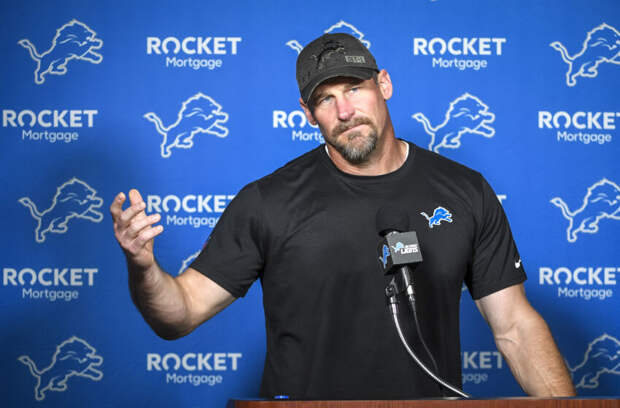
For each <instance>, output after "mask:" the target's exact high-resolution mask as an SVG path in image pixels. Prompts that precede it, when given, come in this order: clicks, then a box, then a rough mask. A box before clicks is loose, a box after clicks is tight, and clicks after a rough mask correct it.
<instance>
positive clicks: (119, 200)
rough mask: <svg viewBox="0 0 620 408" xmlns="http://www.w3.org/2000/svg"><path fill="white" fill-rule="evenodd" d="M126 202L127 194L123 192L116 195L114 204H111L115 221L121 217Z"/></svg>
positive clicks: (111, 211) (111, 212)
mask: <svg viewBox="0 0 620 408" xmlns="http://www.w3.org/2000/svg"><path fill="white" fill-rule="evenodd" d="M124 202H125V194H124V193H123V192H120V193H118V194H117V195H116V197H114V201H112V204H111V205H110V214H112V218H113V219H114V221H116V219H117V218H118V217H120V215H121V212H123V203H124Z"/></svg>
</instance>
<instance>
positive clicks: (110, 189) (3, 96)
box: [0, 0, 620, 407]
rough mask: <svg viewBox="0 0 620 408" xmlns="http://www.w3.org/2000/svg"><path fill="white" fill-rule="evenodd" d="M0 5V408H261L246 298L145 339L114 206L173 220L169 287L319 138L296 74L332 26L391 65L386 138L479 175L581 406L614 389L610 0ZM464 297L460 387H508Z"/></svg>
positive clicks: (616, 9) (617, 48)
mask: <svg viewBox="0 0 620 408" xmlns="http://www.w3.org/2000/svg"><path fill="white" fill-rule="evenodd" d="M0 9H1V11H2V12H1V13H0V20H1V22H2V24H0V30H1V33H2V34H1V36H0V47H1V50H2V55H4V56H5V57H7V58H5V59H4V61H5V62H4V63H3V64H2V66H1V67H0V70H1V72H2V75H1V78H2V92H0V109H1V110H2V128H1V132H2V135H1V140H2V149H0V155H1V162H2V166H3V171H2V172H1V175H0V178H1V180H2V186H3V188H2V198H3V199H2V204H1V205H2V213H3V221H2V225H3V228H2V230H3V233H2V234H0V244H1V246H0V247H1V248H3V250H2V258H1V263H2V265H1V267H2V286H1V287H0V291H1V292H0V307H1V310H2V314H1V315H0V319H1V320H0V321H1V324H2V328H3V329H2V335H1V336H0V347H1V348H2V350H3V358H2V359H0V379H1V381H2V384H3V387H2V388H3V393H2V397H0V400H2V401H3V403H2V405H3V406H20V407H25V406H34V407H39V406H50V407H67V406H92V407H98V406H144V407H146V406H148V407H167V406H179V407H197V406H201V407H207V406H208V407H211V406H223V405H224V404H225V401H226V400H227V399H228V398H229V397H251V396H255V395H257V392H258V387H259V382H260V376H261V372H262V365H263V362H264V349H265V339H264V318H263V312H262V305H261V293H260V287H259V285H254V286H253V288H252V289H251V290H250V292H249V294H248V296H247V297H246V298H244V299H241V300H238V301H236V302H235V303H234V304H233V305H232V306H230V307H229V308H228V309H226V310H225V311H224V312H222V313H221V314H220V315H218V316H216V317H215V318H214V319H213V320H212V321H210V322H209V323H207V324H205V325H203V326H202V327H200V328H199V329H197V330H196V331H195V332H194V333H192V334H191V335H189V336H187V337H186V338H183V339H180V340H177V341H174V342H167V341H164V340H161V339H159V338H158V337H157V336H156V335H155V334H153V333H152V331H151V330H150V329H149V328H148V327H147V325H146V324H145V323H144V321H143V320H142V318H141V316H140V315H139V313H138V312H137V311H136V309H135V308H134V306H133V304H132V302H131V299H130V297H129V292H128V289H127V272H126V269H125V262H124V258H123V255H122V252H121V251H120V249H119V247H118V245H117V243H116V242H115V240H114V237H113V232H112V225H111V217H110V215H109V211H108V208H109V205H110V203H111V200H112V199H113V197H114V196H115V195H116V194H117V193H118V192H119V191H125V192H127V191H128V190H129V189H130V188H132V187H135V188H138V189H139V190H140V191H141V192H142V194H143V196H144V198H145V200H146V201H147V203H148V209H149V211H150V212H160V213H161V215H162V218H163V220H162V224H163V225H164V227H165V231H164V233H163V235H162V236H161V237H159V238H158V239H157V240H156V245H155V247H156V254H157V257H158V259H159V261H160V263H161V264H162V265H163V266H164V268H166V269H167V270H168V271H169V272H170V273H171V274H178V273H179V271H180V270H182V269H183V268H184V267H185V266H186V265H187V264H188V263H189V262H191V260H192V259H193V257H194V256H195V255H196V253H197V251H199V250H200V248H201V247H202V245H203V243H204V242H205V240H206V239H207V237H208V236H209V233H210V232H211V230H212V227H213V225H214V224H215V223H216V222H217V219H218V217H219V216H220V215H221V212H222V211H223V209H224V208H225V206H226V205H227V204H228V202H230V199H231V198H232V197H233V196H234V195H235V194H236V192H237V191H239V189H240V188H241V187H242V186H244V185H245V184H247V183H248V182H250V181H252V180H254V179H256V178H258V177H261V176H263V175H265V174H267V173H269V172H271V171H273V170H275V169H276V168H278V167H280V166H281V165H283V164H284V163H285V162H287V161H289V160H290V159H292V158H294V157H296V156H297V155H299V154H301V153H303V152H306V151H308V150H310V149H312V148H314V147H315V146H317V144H318V143H321V141H322V139H321V136H320V133H319V132H318V130H317V129H316V128H314V127H312V126H310V125H309V124H308V123H307V122H306V120H305V118H304V117H303V115H302V114H301V111H300V108H299V105H298V102H297V100H298V97H299V94H298V90H297V85H296V82H295V68H294V67H295V58H296V56H297V54H298V51H299V49H300V47H302V46H303V45H304V44H306V43H307V42H309V41H310V40H312V39H313V38H315V37H317V36H318V35H320V34H321V33H323V32H326V31H344V32H349V33H352V34H353V35H356V36H357V37H358V38H360V39H361V40H362V41H364V42H365V44H366V45H367V46H368V47H370V49H371V51H372V52H373V53H374V55H375V56H376V59H377V61H378V63H379V66H380V67H384V68H386V69H387V70H388V72H389V73H390V74H391V77H392V81H393V83H394V88H395V92H394V96H393V98H392V99H391V100H390V102H389V107H390V111H391V114H392V120H393V122H394V127H395V129H396V134H397V136H398V137H401V138H404V139H406V140H410V141H413V142H415V143H417V144H418V145H420V146H422V147H425V148H428V149H432V150H435V151H437V152H438V153H440V154H442V155H445V156H446V157H449V158H451V159H453V160H456V161H458V162H460V163H463V164H465V165H467V166H469V167H472V168H474V169H476V170H479V171H481V172H482V173H483V174H484V175H485V176H486V177H487V179H488V180H489V181H490V183H491V185H492V186H493V187H494V189H495V190H496V192H497V194H498V196H499V198H500V200H501V201H502V204H503V206H504V209H505V211H506V213H507V215H508V217H509V220H510V223H511V226H512V230H513V233H514V236H515V239H516V242H517V245H518V247H519V250H520V253H521V255H522V257H523V258H522V260H523V263H524V266H525V270H526V272H527V273H528V277H529V279H528V281H527V282H526V284H525V286H526V290H527V293H528V297H529V299H530V301H531V302H532V304H533V305H534V306H535V307H536V308H537V309H538V310H539V311H540V313H541V314H542V315H543V317H544V318H545V319H546V320H547V322H548V324H549V326H550V328H551V330H552V332H553V334H554V336H555V338H556V341H557V343H558V346H559V348H560V350H561V352H562V354H563V356H564V358H565V359H566V363H567V365H568V366H569V367H570V369H571V373H572V375H573V380H574V382H575V384H576V386H577V391H578V393H579V394H580V395H588V396H589V395H616V396H617V395H620V391H619V390H620V363H618V361H620V359H618V356H619V354H620V320H619V319H618V313H617V311H618V306H619V304H620V300H619V296H620V295H619V294H618V293H617V291H618V288H617V283H618V280H620V267H619V265H620V264H619V260H620V258H619V256H618V248H619V243H620V239H619V237H620V222H618V221H620V187H619V185H620V165H619V164H618V160H617V157H618V152H619V150H618V149H619V146H620V145H619V143H620V141H619V140H618V139H619V138H620V131H619V130H618V129H617V127H618V126H619V125H620V104H619V102H620V100H619V98H618V89H619V85H620V67H619V66H618V65H620V32H619V30H620V6H619V3H618V2H617V1H614V0H599V1H591V0H580V1H577V0H572V1H566V0H562V1H559V0H558V1H516V0H514V1H513V0H509V1H502V2H497V1H492V0H488V1H475V2H473V1H457V0H436V1H430V0H415V1H387V2H370V1H355V2H353V1H340V2H331V1H330V2H327V1H325V2H324V1H319V2H314V3H291V2H287V1H272V2H249V1H248V2H242V1H237V2H221V1H217V2H216V1H191V2H190V1H177V2H174V3H173V2H161V1H150V2H145V1H124V2H117V1H112V2H88V1H87V2H84V1H55V2H46V1H22V2H11V3H3V5H2V6H0ZM196 112H199V113H200V112H202V113H204V115H195V113H196ZM463 113H466V115H464V116H465V118H466V120H465V122H463ZM467 114H469V116H468V115H467ZM459 118H460V119H459ZM459 120H460V122H459ZM457 122H458V123H459V126H458V127H455V124H456V123H457ZM382 289H383V288H378V290H382ZM463 295H464V296H463V300H462V350H463V381H464V388H465V390H466V391H467V392H469V393H471V394H473V395H475V396H480V397H482V396H513V395H522V391H521V390H520V388H519V387H518V385H517V384H516V382H515V381H514V379H513V378H512V375H511V374H510V370H509V369H508V367H507V365H506V363H505V362H504V361H503V360H502V359H501V357H500V356H499V353H498V352H497V349H496V348H495V345H494V342H493V339H492V337H491V335H490V332H489V330H488V328H487V326H486V323H485V322H484V321H483V320H482V318H481V317H480V315H479V313H478V312H477V310H476V308H475V305H474V303H473V302H472V300H471V298H470V297H469V295H468V294H467V293H464V294H463ZM386 313H387V312H386ZM614 358H615V360H614Z"/></svg>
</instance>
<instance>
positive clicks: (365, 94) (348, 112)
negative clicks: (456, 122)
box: [111, 34, 574, 399]
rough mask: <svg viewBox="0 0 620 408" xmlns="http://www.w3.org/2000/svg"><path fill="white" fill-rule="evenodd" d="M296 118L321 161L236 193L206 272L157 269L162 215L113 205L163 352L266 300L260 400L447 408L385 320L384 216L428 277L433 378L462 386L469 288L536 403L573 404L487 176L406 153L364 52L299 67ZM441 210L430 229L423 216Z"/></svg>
mask: <svg viewBox="0 0 620 408" xmlns="http://www.w3.org/2000/svg"><path fill="white" fill-rule="evenodd" d="M297 81H298V84H299V88H300V92H301V98H300V103H301V106H302V108H303V109H304V112H305V114H306V116H307V118H308V120H309V121H310V123H312V124H318V126H319V127H320V129H321V132H322V134H323V136H324V137H325V140H326V145H325V146H319V147H318V148H316V149H314V150H312V151H310V152H308V153H306V154H305V155H303V156H301V157H299V158H297V159H295V160H293V161H292V162H290V163H288V164H287V165H285V166H284V167H282V168H281V169H279V170H277V171H275V172H274V173H272V174H270V175H269V176H267V177H264V178H262V179H260V180H257V181H255V182H253V183H251V184H249V185H248V186H246V187H245V188H243V189H242V190H241V192H240V193H239V194H238V195H237V197H236V198H235V199H234V200H233V201H232V202H231V203H230V204H229V206H228V208H227V209H226V211H225V213H224V214H223V215H222V218H221V219H220V221H219V222H218V224H217V226H216V228H215V229H214V231H213V233H212V234H211V237H210V239H209V241H208V243H207V245H206V247H205V249H204V250H203V251H202V252H201V254H200V255H199V256H198V258H197V259H196V260H195V261H194V263H193V264H192V265H191V266H190V267H189V268H188V269H187V270H186V271H185V272H184V273H183V274H181V275H180V276H178V277H176V278H173V277H172V276H170V275H168V274H166V273H165V272H164V271H162V269H161V268H160V267H159V266H158V265H157V262H156V261H155V258H154V255H153V238H154V237H155V236H157V235H158V234H160V233H161V232H162V230H163V229H162V227H161V226H154V224H155V223H157V222H158V221H159V219H160V218H159V215H158V214H155V215H146V214H145V212H144V209H145V204H144V202H143V200H142V198H141V197H140V194H139V193H138V192H137V191H136V190H132V191H130V192H129V200H130V202H131V206H130V207H129V208H127V209H126V210H124V211H123V210H122V205H123V202H124V201H125V196H124V194H123V193H120V194H119V195H118V196H117V197H116V198H115V200H114V203H113V204H112V206H111V212H112V215H113V218H114V229H115V234H116V238H117V239H118V241H119V243H120V245H121V247H122V248H123V250H124V251H125V255H126V257H127V263H128V269H129V286H130V290H131V294H132V298H133V300H134V302H135V304H136V305H137V307H138V308H139V310H140V311H141V313H142V314H143V316H144V318H145V320H146V321H147V322H148V323H149V324H150V325H151V327H152V328H153V329H154V330H155V332H156V333H157V334H158V335H160V336H161V337H163V338H166V339H173V338H177V337H180V336H184V335H186V334H188V333H190V332H191V331H192V330H194V329H195V328H196V327H197V326H199V325H200V324H202V323H203V322H205V321H206V320H208V319H209V318H211V317H212V316H213V315H215V314H216V313H218V312H219V311H221V310H222V309H223V308H225V307H226V306H227V305H229V304H230V303H232V302H233V301H234V300H235V299H236V298H238V297H240V296H244V295H245V293H246V291H247V290H248V288H249V287H250V285H251V284H252V282H254V281H255V280H256V279H258V278H260V280H261V283H262V286H263V296H264V306H265V319H266V331H267V356H266V361H265V369H264V374H263V382H262V387H261V394H262V395H263V396H265V397H271V396H274V395H280V394H285V395H289V396H291V397H293V398H316V399H386V398H417V397H433V396H441V395H442V391H441V390H440V388H439V387H438V386H437V385H436V384H435V383H433V381H432V380H430V379H429V378H428V377H427V376H426V375H424V374H423V372H422V371H421V370H420V369H419V368H418V367H416V366H415V365H414V364H413V362H412V361H411V360H410V359H409V358H408V355H407V354H406V351H405V350H404V348H403V346H402V345H401V343H400V341H399V339H398V337H397V335H396V333H395V331H394V329H393V327H392V326H391V321H390V317H389V314H388V312H387V310H386V306H385V299H384V294H383V288H384V287H385V284H386V281H385V278H384V277H383V276H382V274H381V273H380V272H379V271H378V266H377V256H376V252H375V248H376V245H377V243H378V240H379V237H378V235H377V232H376V230H375V223H374V220H375V216H376V214H377V211H378V210H379V209H380V208H382V207H384V206H385V205H386V204H388V203H389V204H390V205H391V206H397V207H399V208H402V210H403V211H405V212H406V214H407V215H408V217H409V221H410V224H411V225H410V229H412V230H415V231H417V234H418V237H419V239H420V242H421V247H422V252H423V256H424V262H423V263H422V264H421V265H420V266H419V267H418V268H417V270H416V272H415V276H414V282H415V289H416V292H417V304H418V315H419V318H420V327H421V333H420V334H421V335H422V336H424V338H425V340H426V343H427V344H428V345H429V348H430V349H431V352H432V354H433V355H434V357H435V359H436V360H437V368H438V374H439V376H440V377H442V378H444V379H446V380H447V381H448V382H450V383H452V384H456V385H458V386H460V385H461V378H460V377H461V374H460V343H459V322H458V319H459V299H460V294H461V286H462V284H463V283H466V284H467V285H468V287H469V289H470V292H471V294H472V296H473V297H474V299H476V304H477V306H478V308H479V309H480V312H481V313H482V315H483V316H484V318H485V319H486V320H487V322H488V323H489V325H490V327H491V329H492V331H493V334H494V337H495V340H496V343H497V346H498V348H499V350H500V351H501V352H502V354H503V355H504V357H505V358H506V360H507V361H508V364H509V365H510V368H511V370H512V372H513V373H514V375H515V377H516V379H517V380H518V382H519V383H520V384H521V386H522V387H523V388H524V390H525V391H526V392H527V393H528V394H531V395H537V396H566V395H574V389H573V387H572V384H571V381H570V378H569V375H568V372H567V370H566V367H565V366H564V363H563V361H562V358H561V356H560V354H559V352H558V350H557V348H556V346H555V344H554V342H553V339H552V337H551V334H550V332H549V329H548V328H547V326H546V324H545V322H544V321H543V319H542V318H541V317H540V316H539V315H538V314H537V313H536V312H535V311H534V310H533V309H532V307H531V306H530V305H529V303H528V301H527V300H526V297H525V295H524V290H523V286H522V282H523V281H524V280H525V273H524V271H523V269H522V267H521V262H520V257H519V255H518V253H517V249H516V246H515V245H514V242H513V240H512V236H511V232H510V228H509V226H508V223H507V221H506V219H505V215H504V213H503V211H502V208H501V205H500V204H499V202H498V200H497V198H496V196H495V194H494V193H493V191H492V190H491V188H490V187H489V185H488V184H487V183H486V181H485V180H484V179H483V178H482V176H480V174H479V173H477V172H474V171H472V170H470V169H467V168H465V167H463V166H461V165H459V164H456V163H454V162H452V161H450V160H447V159H445V158H443V157H441V156H439V155H437V154H435V153H432V152H428V151H426V150H423V149H420V148H418V147H417V146H415V145H414V144H412V143H407V142H405V141H403V140H400V139H397V138H396V137H395V135H394V129H393V127H392V123H391V120H390V116H389V113H388V110H387V104H386V101H387V100H388V99H389V98H390V97H391V95H392V83H391V80H390V77H389V75H388V73H387V72H386V71H385V70H381V71H379V70H378V68H377V66H376V63H375V60H374V58H373V56H372V55H371V54H370V53H369V51H368V50H367V49H366V48H365V47H364V46H363V45H362V44H361V43H360V42H359V41H357V40H356V39H355V38H353V37H351V36H349V35H346V34H326V35H324V36H322V37H320V38H318V39H316V40H315V41H313V42H312V43H310V44H309V45H308V46H306V47H305V48H304V50H303V51H302V52H301V53H300V55H299V58H298V60H297ZM440 207H441V208H443V209H444V211H447V212H448V213H449V215H450V216H449V217H448V218H447V219H444V220H443V221H439V222H435V223H433V222H431V220H429V217H424V216H423V215H421V213H422V212H425V213H429V214H433V211H434V210H436V209H438V208H440Z"/></svg>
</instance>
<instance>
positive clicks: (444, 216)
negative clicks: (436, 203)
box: [420, 207, 452, 228]
mask: <svg viewBox="0 0 620 408" xmlns="http://www.w3.org/2000/svg"><path fill="white" fill-rule="evenodd" d="M420 214H421V215H422V216H424V218H426V220H427V221H428V226H429V228H433V227H434V226H435V225H440V224H441V222H442V221H445V222H452V214H451V213H450V211H448V210H446V209H445V208H443V207H437V208H435V211H433V215H431V216H429V215H428V214H426V213H425V212H421V213H420Z"/></svg>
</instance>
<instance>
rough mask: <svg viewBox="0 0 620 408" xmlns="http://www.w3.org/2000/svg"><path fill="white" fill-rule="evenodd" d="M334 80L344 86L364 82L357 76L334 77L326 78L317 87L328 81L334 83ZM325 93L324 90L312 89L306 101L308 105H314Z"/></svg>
mask: <svg viewBox="0 0 620 408" xmlns="http://www.w3.org/2000/svg"><path fill="white" fill-rule="evenodd" d="M338 78H345V79H344V80H343V79H340V80H338ZM335 82H341V83H342V84H343V85H345V86H355V85H359V84H361V83H362V82H364V80H363V79H359V78H353V77H336V78H332V79H328V80H326V81H325V82H323V83H322V84H321V85H319V87H320V86H323V85H326V84H327V85H329V84H330V83H335ZM325 95H326V92H324V91H314V93H313V94H312V96H311V97H310V100H309V101H308V102H309V106H314V105H315V104H316V102H317V101H318V100H320V99H321V98H322V97H324V96H325Z"/></svg>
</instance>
